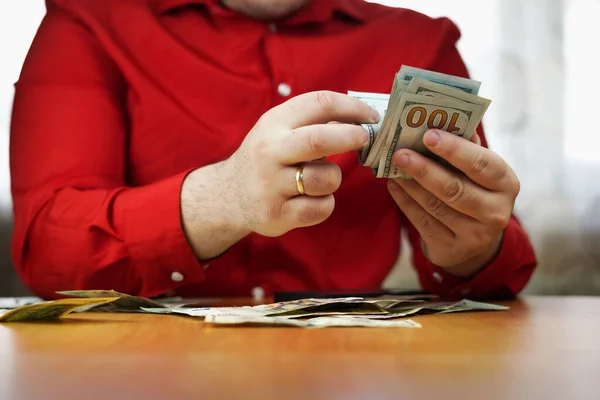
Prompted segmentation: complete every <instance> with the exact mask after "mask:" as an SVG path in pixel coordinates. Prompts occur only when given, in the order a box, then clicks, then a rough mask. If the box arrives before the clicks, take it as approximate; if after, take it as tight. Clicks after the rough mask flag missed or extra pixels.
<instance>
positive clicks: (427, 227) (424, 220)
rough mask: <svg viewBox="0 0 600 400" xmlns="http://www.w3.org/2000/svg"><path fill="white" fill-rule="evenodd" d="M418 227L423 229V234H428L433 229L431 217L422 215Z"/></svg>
mask: <svg viewBox="0 0 600 400" xmlns="http://www.w3.org/2000/svg"><path fill="white" fill-rule="evenodd" d="M419 225H420V226H421V227H422V228H423V230H424V231H425V232H429V231H431V230H432V228H433V219H432V217H431V215H429V214H426V213H423V214H421V216H420V217H419Z"/></svg>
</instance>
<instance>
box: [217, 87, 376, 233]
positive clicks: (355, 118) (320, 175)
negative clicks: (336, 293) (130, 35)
mask: <svg viewBox="0 0 600 400" xmlns="http://www.w3.org/2000/svg"><path fill="white" fill-rule="evenodd" d="M379 118H380V117H379V114H378V113H377V112H376V111H375V110H374V109H372V108H371V107H369V106H368V105H366V104H365V103H364V102H362V101H360V100H357V99H355V98H352V97H350V96H346V95H343V94H339V93H334V92H327V91H321V92H312V93H307V94H302V95H299V96H296V97H294V98H292V99H290V100H288V101H287V102H285V103H283V104H281V105H279V106H277V107H274V108H273V109H271V110H269V111H267V112H266V113H265V114H264V115H263V116H262V117H261V118H260V120H259V121H258V122H257V123H256V125H255V126H254V127H253V128H252V130H251V131H250V132H249V133H248V135H247V136H246V138H245V140H244V141H243V143H242V144H241V146H240V147H239V149H238V150H237V151H236V152H235V153H234V154H233V155H232V156H231V157H230V158H229V159H228V160H227V161H225V163H224V170H225V171H227V172H226V176H225V178H223V184H224V185H227V187H228V189H229V190H231V191H234V192H235V196H234V197H235V199H237V200H238V201H237V202H236V207H235V209H236V211H237V212H236V213H235V215H234V218H236V219H237V220H238V221H240V222H241V223H242V224H243V226H244V228H245V229H248V230H249V231H252V232H256V233H259V234H261V235H264V236H279V235H282V234H284V233H286V232H288V231H290V230H292V229H295V228H298V227H306V226H311V225H316V224H319V223H321V222H323V221H324V220H326V219H327V218H328V217H329V216H330V215H331V213H332V212H333V209H334V203H335V201H334V197H333V193H334V192H335V191H336V190H337V189H338V188H339V186H340V184H341V181H342V173H341V170H340V168H339V167H338V166H337V165H336V164H333V163H330V162H326V161H325V157H327V156H331V155H336V154H340V153H344V152H349V151H355V150H359V149H361V148H363V147H364V146H365V144H366V143H367V142H368V139H369V136H368V134H367V132H366V131H365V129H364V128H362V127H361V126H360V125H355V123H374V122H377V121H378V120H379ZM332 121H335V122H336V123H330V122H332ZM298 166H302V170H301V172H302V182H303V186H304V192H305V193H304V194H305V195H300V194H301V193H299V187H298V184H297V174H298V171H299V170H298ZM300 189H301V188H300ZM229 198H231V197H229Z"/></svg>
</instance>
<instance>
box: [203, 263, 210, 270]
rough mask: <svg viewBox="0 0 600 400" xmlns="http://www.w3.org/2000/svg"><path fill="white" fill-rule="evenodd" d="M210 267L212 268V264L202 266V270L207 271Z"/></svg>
mask: <svg viewBox="0 0 600 400" xmlns="http://www.w3.org/2000/svg"><path fill="white" fill-rule="evenodd" d="M208 267H210V264H204V265H203V266H202V269H203V270H205V271H206V270H207V269H208Z"/></svg>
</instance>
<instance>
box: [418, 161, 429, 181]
mask: <svg viewBox="0 0 600 400" xmlns="http://www.w3.org/2000/svg"><path fill="white" fill-rule="evenodd" d="M428 172H429V171H428V169H427V164H423V165H421V166H419V167H418V168H417V171H416V173H415V176H416V177H418V178H424V177H426V176H427V173H428Z"/></svg>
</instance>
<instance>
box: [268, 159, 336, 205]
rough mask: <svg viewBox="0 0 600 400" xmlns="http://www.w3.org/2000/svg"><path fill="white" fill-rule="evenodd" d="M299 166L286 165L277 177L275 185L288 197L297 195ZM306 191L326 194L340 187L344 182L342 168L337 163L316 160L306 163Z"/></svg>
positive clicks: (304, 174) (306, 192)
mask: <svg viewBox="0 0 600 400" xmlns="http://www.w3.org/2000/svg"><path fill="white" fill-rule="evenodd" d="M297 170H298V168H297V167H285V168H283V169H281V170H280V171H279V172H278V173H277V176H276V177H275V182H274V184H275V187H276V188H278V190H279V191H280V192H281V194H283V195H284V196H286V197H293V196H297V195H299V194H300V193H299V192H298V185H297V183H296V172H297ZM302 182H303V186H304V192H305V194H306V195H308V196H326V195H330V194H332V193H334V192H335V191H336V190H338V189H339V187H340V185H341V183H342V170H341V169H340V167H339V166H338V165H337V164H334V163H328V162H322V161H314V162H310V163H306V164H304V167H303V169H302Z"/></svg>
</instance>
